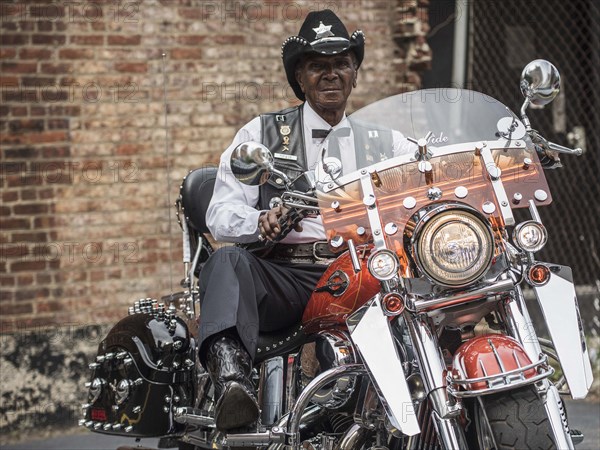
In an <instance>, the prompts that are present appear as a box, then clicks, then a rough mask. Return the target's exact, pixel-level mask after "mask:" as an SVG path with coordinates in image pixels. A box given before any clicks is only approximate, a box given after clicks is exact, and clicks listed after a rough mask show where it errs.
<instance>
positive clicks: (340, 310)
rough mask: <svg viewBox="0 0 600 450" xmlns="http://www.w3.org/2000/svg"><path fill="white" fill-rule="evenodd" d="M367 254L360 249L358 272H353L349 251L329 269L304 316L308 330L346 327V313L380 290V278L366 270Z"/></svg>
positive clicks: (310, 331) (320, 281)
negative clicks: (359, 267) (359, 268)
mask: <svg viewBox="0 0 600 450" xmlns="http://www.w3.org/2000/svg"><path fill="white" fill-rule="evenodd" d="M368 256H369V252H368V251H365V252H360V251H359V259H360V263H361V270H360V271H359V272H355V271H354V268H353V267H352V261H351V259H350V254H349V253H348V252H347V251H346V252H344V253H342V254H341V255H340V256H339V257H338V258H337V259H336V260H335V261H334V262H333V263H332V264H331V265H330V266H329V267H328V268H327V270H326V271H325V273H324V274H323V276H322V277H321V279H320V280H319V282H318V283H317V287H316V288H315V290H314V292H313V294H312V296H311V297H310V299H309V301H308V304H307V306H306V309H305V310H304V315H303V316H302V326H303V328H304V331H305V332H306V333H315V332H318V331H319V330H322V329H326V328H336V327H340V326H345V321H346V318H347V316H348V315H349V314H351V313H352V312H354V311H356V310H357V309H358V308H360V307H361V306H362V305H364V304H365V303H366V302H367V300H369V299H370V298H372V297H373V296H374V295H375V294H377V293H378V292H379V291H380V289H381V285H380V282H379V280H377V279H376V278H374V277H373V276H372V275H371V274H370V273H369V270H368V269H367V259H368Z"/></svg>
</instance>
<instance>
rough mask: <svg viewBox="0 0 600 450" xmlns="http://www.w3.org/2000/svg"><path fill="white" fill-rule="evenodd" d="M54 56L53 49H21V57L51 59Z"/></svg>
mask: <svg viewBox="0 0 600 450" xmlns="http://www.w3.org/2000/svg"><path fill="white" fill-rule="evenodd" d="M51 56H52V50H48V49H46V48H31V47H30V48H21V49H19V59H21V60H23V59H34V60H36V61H38V60H40V59H50V57H51Z"/></svg>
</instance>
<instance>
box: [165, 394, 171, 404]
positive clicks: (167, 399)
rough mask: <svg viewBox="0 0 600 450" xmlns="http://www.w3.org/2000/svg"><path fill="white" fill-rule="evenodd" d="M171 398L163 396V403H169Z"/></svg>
mask: <svg viewBox="0 0 600 450" xmlns="http://www.w3.org/2000/svg"><path fill="white" fill-rule="evenodd" d="M171 400H172V399H171V397H169V396H168V395H165V403H171Z"/></svg>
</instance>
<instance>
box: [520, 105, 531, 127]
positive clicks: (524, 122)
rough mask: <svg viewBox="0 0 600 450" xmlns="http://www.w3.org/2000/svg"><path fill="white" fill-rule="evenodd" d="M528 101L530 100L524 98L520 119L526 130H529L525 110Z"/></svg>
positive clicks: (529, 125) (527, 106) (529, 124)
mask: <svg viewBox="0 0 600 450" xmlns="http://www.w3.org/2000/svg"><path fill="white" fill-rule="evenodd" d="M530 103H531V102H530V100H529V99H528V98H526V99H525V101H524V102H523V106H521V120H522V121H523V125H525V130H527V131H528V132H529V131H531V122H529V117H527V114H526V112H525V111H527V108H529V104H530Z"/></svg>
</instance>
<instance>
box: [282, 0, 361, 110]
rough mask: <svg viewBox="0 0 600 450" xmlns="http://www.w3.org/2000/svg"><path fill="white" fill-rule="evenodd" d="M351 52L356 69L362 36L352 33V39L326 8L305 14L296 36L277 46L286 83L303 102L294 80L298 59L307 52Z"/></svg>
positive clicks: (334, 53)
mask: <svg viewBox="0 0 600 450" xmlns="http://www.w3.org/2000/svg"><path fill="white" fill-rule="evenodd" d="M347 50H352V51H353V52H354V54H355V55H356V61H357V67H360V64H361V63H362V60H363V57H364V56H365V37H364V34H363V32H362V31H360V30H356V31H355V32H354V33H352V36H350V35H348V30H347V29H346V27H345V26H344V24H343V23H342V21H341V20H340V18H339V17H338V16H336V15H335V13H334V12H333V11H331V10H330V9H324V10H323V11H312V12H310V13H308V15H307V16H306V19H305V20H304V23H303V24H302V27H301V28H300V32H299V33H298V36H290V37H289V38H287V39H286V40H285V41H284V43H283V45H282V46H281V57H282V58H283V67H284V68H285V74H286V75H287V79H288V83H289V84H290V86H291V87H292V89H293V90H294V93H295V94H296V97H298V98H299V99H300V100H302V101H304V100H305V99H306V98H305V96H304V93H303V92H302V89H300V85H299V84H298V82H297V81H296V64H297V63H298V61H299V60H300V57H302V56H303V55H306V54H309V53H318V54H321V55H336V54H339V53H342V52H345V51H347Z"/></svg>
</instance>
